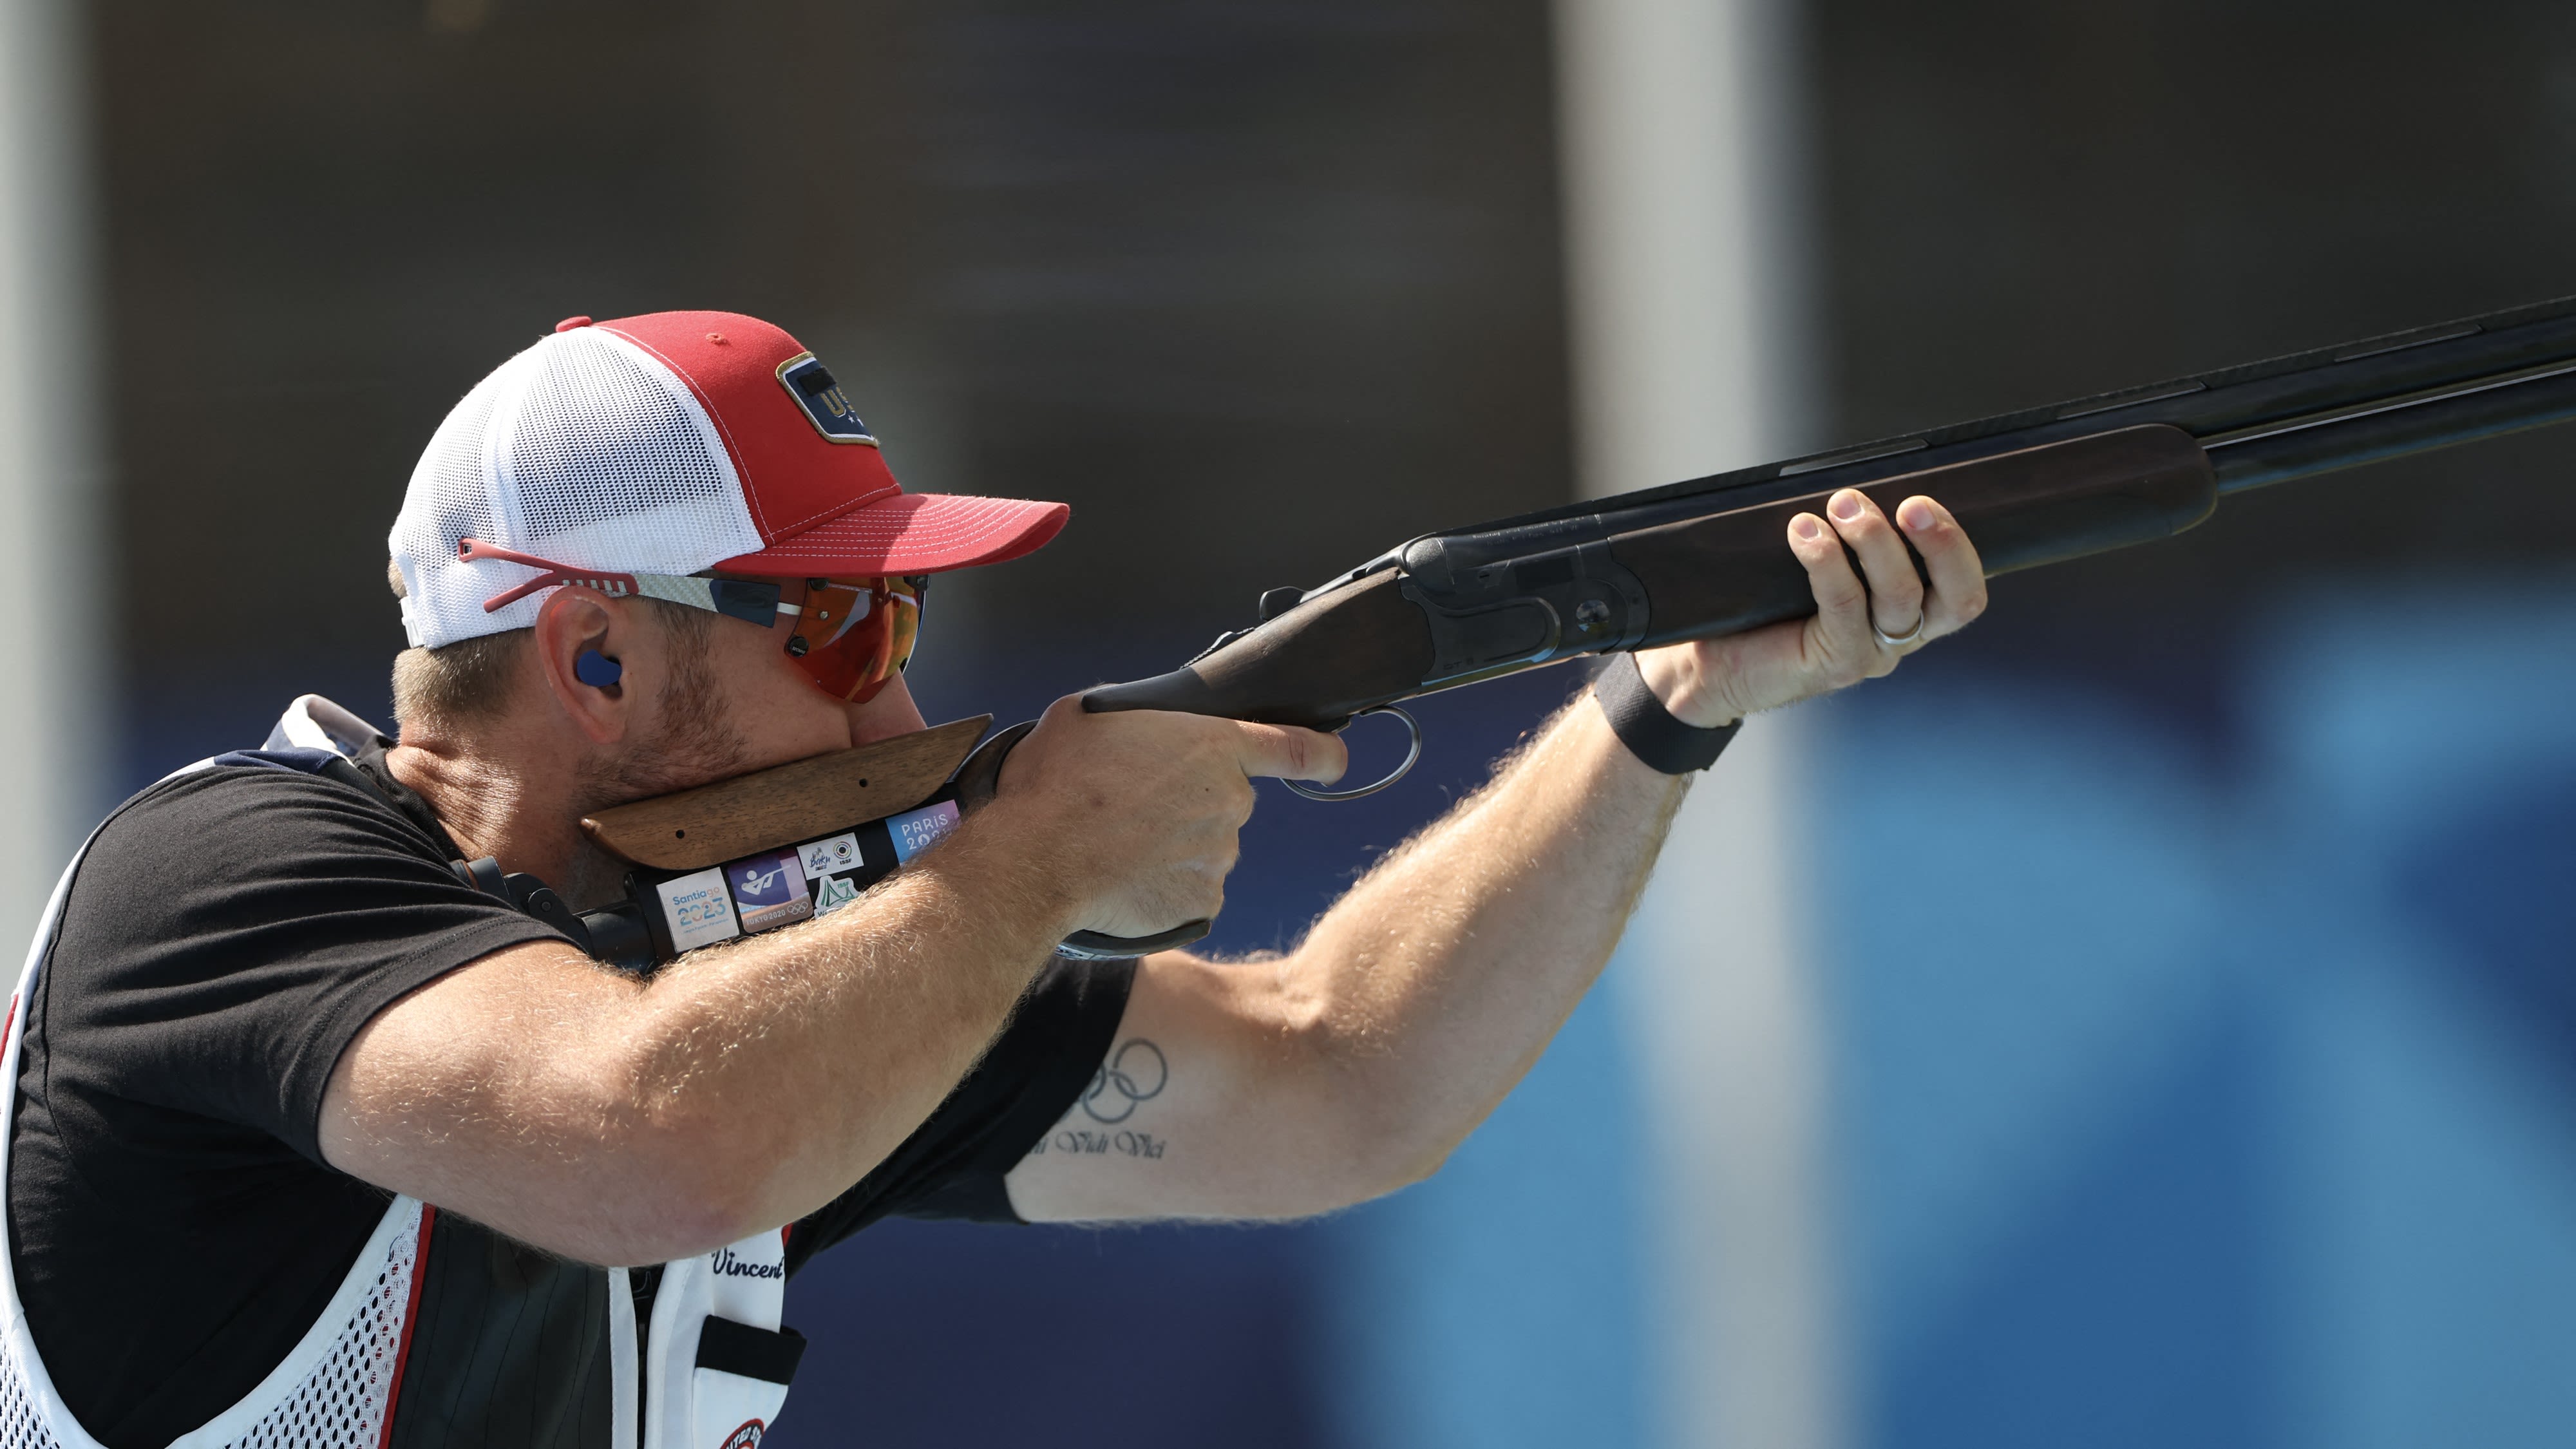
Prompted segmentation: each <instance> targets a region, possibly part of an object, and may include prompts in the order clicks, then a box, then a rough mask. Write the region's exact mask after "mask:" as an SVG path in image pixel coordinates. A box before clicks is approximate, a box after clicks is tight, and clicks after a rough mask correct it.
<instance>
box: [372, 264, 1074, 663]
mask: <svg viewBox="0 0 2576 1449" xmlns="http://www.w3.org/2000/svg"><path fill="white" fill-rule="evenodd" d="M1069 511H1070V510H1068V509H1067V508H1066V507H1065V505H1063V504H1061V503H1038V502H1032V501H1029V500H1026V499H1019V498H967V497H961V496H958V495H954V494H939V493H906V492H904V491H903V488H902V486H901V485H900V484H898V483H896V482H895V481H894V474H893V473H892V472H890V471H888V470H887V468H886V465H885V459H884V457H883V456H882V455H881V454H880V453H879V452H878V450H877V440H876V438H875V437H874V436H872V435H871V434H870V433H869V432H868V429H867V424H866V423H864V422H862V421H860V418H859V414H858V412H857V410H856V409H855V408H853V407H852V406H851V405H850V400H849V399H848V397H846V396H845V395H843V393H842V391H841V389H840V387H839V385H838V384H837V383H836V382H834V380H833V378H832V374H831V373H830V372H828V371H826V370H825V369H824V367H823V364H822V363H820V362H817V361H816V360H815V359H814V354H812V353H810V352H808V351H806V350H805V349H804V347H803V346H801V345H799V344H798V342H797V341H796V339H795V338H793V337H790V336H788V335H787V334H786V333H785V332H782V331H780V330H779V329H778V328H776V327H773V326H771V325H769V324H768V323H766V322H763V321H761V320H760V319H759V318H756V317H745V316H743V315H741V314H740V313H737V312H655V313H651V314H649V315H646V316H642V317H623V318H619V319H617V320H615V321H610V322H597V323H594V322H592V321H591V320H590V319H589V318H587V317H573V318H568V319H566V320H564V321H563V322H560V323H557V324H556V326H555V330H554V333H553V335H551V336H548V337H544V338H541V339H539V340H538V342H537V345H536V346H534V347H531V348H529V349H528V350H527V351H525V352H522V353H520V354H519V355H518V356H516V357H513V358H511V359H510V360H509V361H507V362H505V363H502V364H501V366H500V367H499V368H497V369H495V370H494V371H493V373H492V375H491V376H489V377H486V378H485V379H483V380H482V381H481V382H479V383H477V384H475V386H474V390H473V391H472V392H469V393H467V394H466V395H465V400H464V401H463V402H460V403H458V404H457V405H456V407H455V409H454V410H453V411H451V412H449V413H448V415H447V420H446V421H445V422H443V423H440V424H439V426H438V432H437V434H436V435H435V436H433V437H432V438H431V439H430V440H429V449H428V451H427V452H424V453H422V454H421V458H420V464H419V466H418V467H416V468H414V469H413V470H412V475H411V487H410V489H409V491H408V492H406V493H405V494H404V495H403V506H402V512H401V513H400V514H398V515H397V516H396V517H395V519H394V529H393V535H392V537H391V539H390V540H389V541H388V542H389V546H390V547H391V549H392V551H393V558H394V563H395V566H396V567H398V568H400V569H401V570H402V576H403V588H404V591H405V593H406V595H407V597H406V598H404V600H403V601H402V610H403V627H404V629H405V630H406V631H407V632H408V633H409V634H410V636H411V642H412V643H413V644H415V645H420V646H423V647H427V648H432V649H435V648H437V647H438V646H439V645H442V644H450V643H454V642H455V641H457V640H459V639H471V638H474V637H476V636H477V635H482V634H497V633H500V632H501V631H503V630H505V629H524V628H527V627H529V626H530V625H532V624H534V623H535V622H536V620H537V608H538V605H539V604H540V603H541V602H542V600H543V594H542V592H541V593H539V594H536V595H531V596H530V597H528V598H524V599H520V600H517V601H516V602H513V603H510V604H507V605H505V606H503V607H502V608H500V609H497V610H494V611H493V612H490V613H486V612H484V609H483V601H484V600H486V599H489V598H492V597H493V596H494V595H497V594H500V593H503V592H506V591H507V590H509V589H510V588H512V587H513V586H515V585H517V584H519V583H521V582H523V581H525V580H527V579H530V578H533V577H536V576H537V571H536V570H535V569H532V568H529V567H527V566H526V565H523V564H515V563H503V562H498V561H494V560H484V561H480V562H475V563H467V562H464V561H462V560H460V559H459V558H458V557H457V549H458V547H459V545H460V542H461V541H462V540H464V539H468V538H478V539H481V540H483V541H484V542H486V543H493V544H499V545H500V546H502V547H503V548H508V549H512V550H515V551H517V552H520V553H526V554H534V555H536V556H538V557H540V558H545V559H551V560H553V561H554V562H557V563H560V564H565V565H569V566H571V567H574V568H580V569H597V570H599V571H600V572H602V573H649V574H682V575H685V574H694V573H697V572H699V571H701V570H705V569H720V570H722V571H724V572H726V573H734V574H745V575H749V576H751V577H754V578H841V579H851V578H863V577H873V576H876V575H880V574H929V573H940V572H943V571H946V570H949V569H962V568H972V567H974V566H975V565H978V564H989V563H1000V562H1002V561H1004V560H1005V559H1013V558H1018V557H1019V556H1020V555H1022V554H1024V553H1027V552H1029V551H1030V550H1032V549H1035V548H1037V547H1038V546H1039V545H1040V544H1043V543H1045V542H1046V541H1047V540H1048V539H1050V538H1053V537H1054V536H1055V535H1056V531H1057V530H1059V529H1061V528H1063V527H1064V521H1065V517H1066V515H1067V513H1068V512H1069Z"/></svg>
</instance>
